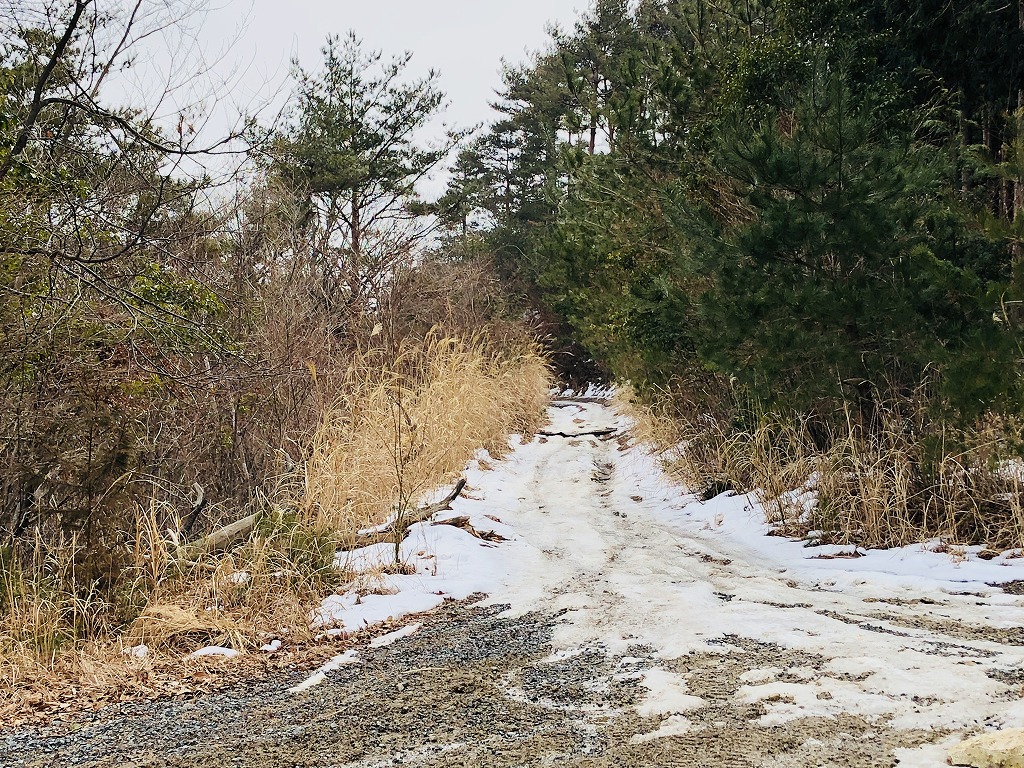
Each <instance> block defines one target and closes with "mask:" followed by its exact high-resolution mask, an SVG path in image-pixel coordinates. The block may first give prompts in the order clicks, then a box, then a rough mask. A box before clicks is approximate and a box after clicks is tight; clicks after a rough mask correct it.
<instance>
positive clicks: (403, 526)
mask: <svg viewBox="0 0 1024 768" xmlns="http://www.w3.org/2000/svg"><path fill="white" fill-rule="evenodd" d="M465 487H466V480H465V478H462V479H460V480H459V482H458V483H456V484H455V488H454V490H452V492H451V493H449V494H448V495H447V496H445V497H444V498H443V499H441V500H440V501H439V502H437V503H435V504H428V505H427V506H425V507H420V508H419V509H414V510H412V511H410V512H406V513H405V514H404V515H399V517H398V518H397V519H396V520H395V521H394V522H392V523H391V524H390V525H388V526H386V527H384V528H380V529H378V530H375V531H373V532H371V533H364V534H360V535H357V536H356V538H355V539H354V540H353V541H352V542H349V543H346V544H345V545H343V546H342V547H341V548H342V549H349V550H351V549H361V548H363V547H369V546H372V545H374V544H394V543H395V541H396V540H400V539H404V538H405V534H406V532H407V531H408V530H409V528H410V527H411V526H413V525H416V523H422V522H423V521H424V520H429V519H430V518H431V517H433V516H434V515H436V514H437V513H438V512H442V511H444V510H446V509H448V507H449V506H450V505H451V503H452V502H453V501H455V499H457V498H458V496H459V494H460V493H462V489H463V488H465Z"/></svg>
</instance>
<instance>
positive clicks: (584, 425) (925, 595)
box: [313, 390, 1024, 766]
mask: <svg viewBox="0 0 1024 768" xmlns="http://www.w3.org/2000/svg"><path fill="white" fill-rule="evenodd" d="M608 394H609V393H608V392H607V391H605V390H600V391H599V390H588V392H587V393H586V396H587V397H595V398H596V397H607V395H608ZM549 413H550V418H551V424H550V426H549V427H548V428H547V429H546V431H549V432H562V433H565V434H572V435H575V437H573V438H572V439H570V440H566V439H563V438H555V437H552V438H545V437H535V438H534V439H532V440H528V441H525V443H523V441H520V440H519V439H516V438H513V439H511V440H510V446H511V447H512V449H513V450H512V452H511V453H510V455H508V456H507V457H506V458H505V459H503V460H501V461H494V460H491V459H490V458H489V457H485V456H483V455H481V456H478V457H477V459H474V461H472V462H470V464H469V466H468V467H467V470H466V473H465V475H466V479H467V482H468V484H469V487H470V488H472V491H471V495H467V496H463V497H461V498H459V499H457V500H456V501H455V502H453V504H452V512H451V513H450V515H452V516H457V515H465V516H468V517H469V519H470V523H471V524H472V525H473V526H474V527H475V528H477V529H482V530H489V529H492V530H494V531H495V532H496V533H498V534H500V535H501V536H503V537H504V538H505V539H507V541H505V542H502V543H501V544H500V545H498V546H494V545H492V544H488V543H486V542H483V541H481V540H479V539H476V538H475V537H473V536H471V535H470V534H468V533H467V532H465V531H463V530H461V529H459V528H455V527H453V526H446V525H431V524H430V523H429V522H427V523H423V524H419V525H416V526H413V527H412V529H411V531H410V535H409V536H408V538H407V539H406V540H405V541H404V542H403V544H402V545H401V551H400V559H401V560H402V562H403V563H405V564H407V565H408V566H410V570H412V571H413V573H412V574H411V575H394V574H388V573H381V569H382V567H383V566H386V565H388V564H390V563H391V561H392V559H393V557H394V552H393V547H391V546H389V545H378V546H376V547H367V548H365V549H363V550H358V551H356V552H353V553H343V554H339V557H338V562H339V565H341V566H344V567H347V568H349V569H350V570H352V571H355V572H357V573H366V574H369V575H368V576H366V577H362V578H363V579H368V580H369V581H359V582H357V583H358V584H359V588H358V589H357V588H353V589H352V590H350V591H349V592H347V593H346V594H343V595H335V596H332V597H329V598H328V599H327V600H325V601H324V603H323V605H322V606H321V607H320V609H319V610H318V611H317V612H316V615H315V616H314V617H313V622H314V624H315V625H316V626H317V627H320V628H322V629H323V630H324V631H325V632H330V633H334V634H341V633H350V632H354V631H358V630H360V629H364V628H366V627H368V626H372V625H375V624H378V623H381V622H386V621H392V622H395V621H399V620H401V618H402V617H403V616H408V615H412V614H418V613H422V612H424V611H428V610H431V609H432V608H435V607H437V606H438V605H440V604H441V603H442V602H443V601H445V600H449V599H454V600H459V599H464V598H466V597H468V596H470V595H471V594H474V593H486V594H488V595H489V597H488V598H487V602H488V603H491V604H509V605H510V606H511V608H510V609H509V613H510V615H512V616H516V615H523V614H526V613H528V612H531V611H541V612H545V613H547V614H554V613H556V612H558V611H561V610H563V609H567V613H565V615H564V616H563V617H561V618H560V619H559V623H558V624H557V626H556V629H555V634H554V639H553V645H554V648H553V653H552V656H551V657H550V659H549V660H560V659H564V658H568V657H570V656H571V655H573V654H574V653H578V652H579V651H580V649H583V648H592V647H595V646H598V647H603V648H605V649H606V651H607V653H608V654H610V655H613V656H626V657H627V658H626V659H621V660H620V663H621V664H622V667H621V672H620V674H619V675H617V677H618V678H620V679H624V678H626V677H634V678H636V679H638V680H639V681H640V683H641V684H642V686H643V687H644V688H645V689H646V695H645V696H644V697H642V699H641V701H640V702H639V703H638V705H637V713H638V714H639V715H640V716H642V717H651V718H660V720H661V724H660V726H658V727H657V728H656V729H655V730H653V731H651V732H650V733H648V734H645V735H643V736H640V737H637V738H640V739H644V740H650V739H657V738H664V737H667V736H670V735H678V734H681V733H685V732H687V730H689V729H691V728H692V727H694V726H693V725H692V723H691V722H690V720H689V719H688V718H687V717H686V714H687V713H688V712H692V711H693V710H694V709H698V708H700V707H702V706H704V705H705V702H704V701H703V700H702V699H700V698H699V697H697V696H694V695H693V694H692V693H690V691H689V688H688V686H687V681H686V679H685V678H683V677H682V676H680V675H678V674H676V673H674V672H672V671H670V667H671V665H670V664H669V663H668V662H670V661H671V660H673V659H678V658H680V657H683V656H685V655H687V654H717V655H726V654H731V655H736V656H739V657H741V658H742V657H743V656H744V654H746V653H747V651H745V650H744V647H742V646H743V643H742V642H741V641H740V640H739V639H744V640H745V641H754V642H756V643H760V644H764V645H766V646H768V645H770V646H771V647H776V648H780V649H783V650H786V651H791V652H794V653H804V654H809V655H810V656H811V657H813V658H821V659H823V660H824V661H823V663H822V666H821V668H820V669H818V668H817V665H815V666H814V667H811V666H795V667H792V668H786V669H783V668H781V667H768V666H755V668H753V669H750V670H748V671H747V672H745V673H744V675H743V677H742V679H741V681H740V688H739V691H738V692H737V693H736V694H735V700H736V701H737V703H742V702H755V701H759V702H761V703H762V704H763V705H764V707H765V709H766V713H765V714H764V716H763V717H762V718H761V720H760V721H759V724H760V725H762V726H764V727H770V726H774V725H779V724H783V723H786V722H789V721H792V720H794V719H799V718H804V717H809V716H820V717H835V716H836V715H838V714H840V713H853V714H857V715H860V716H862V717H864V718H866V719H868V720H869V721H874V720H877V721H879V722H887V723H888V724H889V726H890V727H894V728H899V729H906V730H908V731H909V730H915V729H921V730H925V731H931V730H947V731H964V730H977V729H978V728H980V727H1000V726H1004V727H1009V726H1020V725H1024V703H1021V702H1020V701H1016V700H1013V699H1012V698H1010V697H1009V696H1008V692H1009V691H1010V689H1009V688H1008V687H1007V686H1006V685H1003V684H1002V683H1000V682H998V681H997V680H996V679H993V677H991V676H990V674H989V673H990V672H997V671H1002V672H1017V671H1019V670H1021V669H1024V648H1022V647H1020V646H1018V645H1014V644H1012V643H1010V642H999V641H998V639H997V638H996V636H995V635H994V634H992V633H995V632H997V631H998V630H1000V629H1008V628H1017V627H1021V626H1022V625H1024V599H1022V598H1021V597H1019V596H1016V595H1011V594H1007V593H1004V592H1002V591H1001V590H1000V589H998V588H996V587H992V586H989V584H999V583H1005V582H1009V581H1015V580H1024V559H1022V558H1020V557H1011V556H1010V555H1011V554H1013V553H1004V554H1003V555H1001V556H999V557H997V558H995V559H993V560H990V561H984V560H981V559H979V558H977V557H976V553H977V548H975V549H973V550H972V549H967V550H965V552H964V553H963V554H962V556H957V557H951V556H950V555H949V554H946V553H941V552H935V551H931V549H933V548H934V546H931V547H930V546H929V545H928V543H927V542H924V543H922V544H921V545H917V546H908V547H902V548H899V549H893V550H869V551H866V552H865V551H863V550H861V552H862V553H863V555H864V556H863V557H859V558H856V559H848V558H836V559H819V558H818V556H819V555H822V554H837V553H842V552H848V551H850V548H840V547H830V546H815V547H806V546H804V542H796V541H789V540H787V539H784V538H780V537H770V536H767V535H766V534H767V533H768V531H769V528H768V525H767V524H766V523H765V514H764V510H763V509H762V508H761V507H760V505H759V504H758V503H757V501H756V499H755V498H754V497H753V496H751V495H730V494H723V495H722V496H719V497H717V498H715V499H712V500H711V501H709V502H707V503H701V502H699V501H698V500H697V499H696V498H695V497H694V496H693V495H692V494H687V493H686V492H685V491H683V490H681V489H680V488H678V487H676V486H674V485H673V484H672V483H671V482H669V481H668V480H667V479H666V478H665V476H664V474H663V473H662V471H661V469H660V467H659V463H658V460H657V458H656V457H654V456H652V455H651V454H650V453H649V452H648V451H646V450H644V449H643V448H642V447H624V446H622V445H620V444H619V442H618V441H617V440H616V439H615V438H614V437H613V438H612V439H605V440H602V439H600V437H598V436H595V435H590V434H588V433H590V432H594V431H600V430H603V429H609V428H622V427H625V426H626V423H625V421H624V419H623V418H622V417H620V416H618V415H617V414H615V413H614V412H613V410H612V409H611V408H609V407H606V406H604V405H602V404H600V403H595V402H579V403H572V402H565V401H563V402H558V403H555V406H554V407H552V408H551V409H550V411H549ZM444 492H445V489H439V490H438V491H437V492H436V494H437V495H443V493H444ZM800 493H804V492H800ZM800 493H798V494H797V495H800ZM807 500H808V499H807V498H806V497H802V501H804V502H806V501H807ZM446 514H448V513H446ZM499 521H500V522H499ZM1018 554H1019V553H1018ZM368 583H372V585H373V588H372V589H371V590H369V591H371V592H373V593H372V594H366V591H367V589H366V584H368ZM936 627H939V629H936ZM982 630H984V631H985V632H988V633H989V634H988V635H986V634H985V633H984V632H983V631H982ZM407 631H408V632H411V631H413V630H411V629H410V628H409V627H406V628H404V629H401V630H398V631H397V632H393V633H389V635H385V636H384V637H382V638H378V640H377V641H375V643H379V644H383V641H384V640H385V638H389V640H388V642H391V641H392V640H390V638H391V637H394V638H395V639H398V637H397V636H406V635H405V634H404V633H406V632H407ZM989 638H991V639H989ZM636 647H649V648H652V649H654V650H653V654H654V659H655V662H656V663H655V667H654V668H645V667H647V666H650V664H651V660H649V659H648V660H643V659H639V658H637V657H635V656H633V655H632V654H631V652H630V649H635V648H636ZM633 653H635V651H633ZM662 661H663V662H665V663H664V664H662V663H661V662H662ZM638 665H639V668H636V667H637V666H638ZM510 695H511V694H510ZM939 755H944V752H943V750H942V748H941V746H936V745H926V746H924V747H922V748H921V749H918V750H902V751H901V753H900V756H901V760H902V762H901V765H921V766H923V765H935V764H938V762H937V761H938V757H937V756H939ZM942 760H944V756H943V757H942Z"/></svg>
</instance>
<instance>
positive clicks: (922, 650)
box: [0, 402, 1024, 768]
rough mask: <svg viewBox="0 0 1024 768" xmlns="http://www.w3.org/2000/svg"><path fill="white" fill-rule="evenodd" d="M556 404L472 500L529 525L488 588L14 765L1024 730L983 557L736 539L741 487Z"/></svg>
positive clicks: (826, 750)
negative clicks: (689, 476)
mask: <svg viewBox="0 0 1024 768" xmlns="http://www.w3.org/2000/svg"><path fill="white" fill-rule="evenodd" d="M552 417H553V422H552V425H551V426H550V427H549V428H548V429H547V430H546V431H547V432H548V433H549V434H548V435H546V436H539V437H537V438H535V439H534V440H533V441H532V442H531V443H529V444H528V445H524V446H522V447H521V448H520V449H519V450H517V451H515V452H514V453H513V454H512V455H511V456H510V457H508V458H507V459H506V460H505V461H503V462H501V463H499V464H498V465H496V466H495V467H494V469H493V470H489V471H487V472H485V473H481V478H480V479H477V480H476V483H475V487H474V489H473V491H472V496H473V498H471V499H469V500H467V501H465V502H464V508H460V509H459V510H458V511H459V512H460V513H463V514H465V513H466V512H467V511H470V510H474V509H475V510H476V512H477V513H479V514H484V513H486V514H488V515H492V516H494V517H497V518H500V519H501V521H502V522H503V523H504V524H506V525H507V526H509V527H510V529H511V530H512V531H514V532H515V539H514V540H513V541H510V542H508V543H506V544H503V545H501V546H499V547H497V548H496V549H495V550H494V557H495V558H496V559H497V560H500V562H501V568H502V572H503V573H505V574H506V576H505V578H504V585H503V587H502V588H501V589H496V590H495V592H494V594H492V595H490V596H489V597H488V598H486V599H483V600H479V601H474V603H473V604H472V605H466V604H456V603H449V604H447V605H446V606H445V607H443V608H442V609H440V610H439V611H437V612H435V613H434V614H432V615H430V616H429V617H427V618H426V619H424V620H422V621H423V626H422V627H421V628H420V629H419V630H418V631H416V632H415V633H412V634H410V635H409V636H407V637H404V638H402V639H399V640H397V641H396V642H394V643H393V644H391V645H387V646H383V647H379V648H366V649H362V650H360V652H359V658H358V661H356V663H351V664H345V665H343V666H340V668H338V669H335V670H333V671H329V672H327V673H326V676H325V677H326V679H325V680H324V682H322V683H320V684H319V685H315V686H312V687H310V688H308V689H307V690H303V691H301V692H291V691H289V690H288V689H289V688H290V687H292V686H294V685H295V684H296V683H297V682H299V681H300V680H301V679H302V677H303V676H301V675H299V674H295V675H291V676H284V677H282V678H279V679H270V680H263V681H259V682H251V681H250V682H245V683H240V684H239V685H238V686H236V687H234V688H232V689H230V690H228V691H225V692H222V693H219V694H215V695H208V696H202V697H198V698H196V699H192V700H182V701H173V702H156V703H144V704H132V705H124V706H120V707H117V708H112V709H109V710H106V711H104V712H102V713H101V714H100V715H98V716H96V717H94V718H93V719H91V720H89V721H84V722H79V723H72V724H64V725H61V726H57V727H52V728H48V729H41V730H32V731H18V732H3V731H0V765H2V766H12V767H13V766H19V768H20V767H21V766H26V767H28V766H33V767H34V766H58V765H59V766H65V765H67V766H70V765H81V766H154V767H155V766H234V765H239V766H257V767H259V768H264V767H266V768H270V767H271V766H275V767H276V766H282V767H283V766H302V767H303V768H305V767H306V766H324V767H325V768H327V767H331V766H338V767H340V766H345V767H346V768H371V767H373V768H376V767H377V766H398V765H403V766H416V765H421V766H494V767H495V768H497V767H498V766H549V765H550V766H579V767H580V768H583V767H584V766H586V767H587V768H599V767H603V766H623V767H625V766H716V767H717V766H722V767H723V768H724V767H725V766H730V767H734V766H766V767H767V766H773V767H774V766H780V767H781V766H825V765H830V766H831V765H834V766H887V765H901V766H939V765H943V764H945V752H946V747H947V746H948V744H950V743H952V742H955V741H957V740H958V739H959V738H961V737H962V736H964V735H966V734H969V733H973V732H977V731H979V730H981V729H983V728H984V727H986V726H987V727H998V726H1007V725H1013V726H1019V725H1022V724H1024V700H1022V698H1021V696H1022V689H1021V686H1022V683H1024V629H1022V627H1024V603H1022V598H1020V597H1018V596H1016V595H1012V594H1008V593H1006V592H1004V591H1003V590H1001V589H999V588H996V587H989V586H986V585H985V582H984V578H985V575H986V574H988V573H990V572H991V571H985V570H983V566H981V565H980V564H979V566H978V568H974V569H973V570H972V565H971V564H969V563H968V564H965V565H964V566H963V569H962V572H961V571H952V573H953V575H952V576H951V575H950V574H951V569H950V563H949V561H948V558H947V557H945V556H941V555H932V554H929V555H928V558H933V559H927V558H925V559H921V558H918V559H912V562H911V566H913V567H910V566H908V565H907V563H906V562H904V560H902V559H900V557H897V556H896V555H895V554H894V555H893V556H892V557H891V558H889V557H888V556H885V555H881V554H879V555H873V556H872V557H867V558H862V559H860V560H850V561H845V560H841V559H829V560H811V559H810V558H811V557H812V555H811V554H805V553H804V551H803V550H802V549H801V548H800V547H799V546H798V545H795V544H789V543H788V542H776V541H771V542H769V541H768V540H767V539H764V540H762V539H759V538H758V536H759V534H758V533H757V532H756V531H754V532H753V533H751V534H750V535H741V534H742V526H741V525H740V523H739V522H737V521H740V522H742V521H743V520H747V519H748V518H749V519H751V520H753V519H754V518H750V515H751V513H755V514H756V510H747V509H745V507H749V505H750V500H747V499H741V498H736V499H721V500H719V501H718V502H716V504H717V506H716V505H711V506H700V505H697V504H695V503H694V502H693V499H692V498H688V497H686V496H685V495H684V494H682V493H681V491H680V490H679V489H677V488H674V487H672V486H671V485H670V484H668V483H667V482H666V481H665V480H664V479H663V478H661V477H660V476H659V475H658V473H657V472H656V471H655V470H654V468H653V466H652V462H651V460H650V459H649V458H648V457H646V455H645V454H643V452H641V451H639V450H636V449H634V448H630V447H628V446H627V444H626V442H625V441H624V440H623V439H622V436H621V427H622V423H621V421H620V419H619V418H618V417H617V416H616V415H615V414H614V413H613V412H612V411H611V410H610V409H609V408H608V407H606V406H605V405H602V404H600V403H590V402H578V403H571V402H560V403H557V404H556V407H554V408H553V409H552ZM719 518H721V519H719ZM730 525H732V528H730ZM750 525H751V526H753V525H754V523H750ZM730 531H734V533H730ZM736 531H739V533H736ZM783 544H787V545H789V548H786V547H784V546H782V545H783ZM497 560H496V562H497ZM922 564H923V565H922ZM933 566H934V567H933ZM984 567H989V568H990V569H991V568H996V569H998V568H999V567H1000V566H998V565H988V564H986V565H985V566H984ZM915 568H916V569H917V570H914V569H915ZM922 568H923V569H924V570H925V571H927V572H924V573H922V571H921V569H922ZM979 569H980V570H979ZM932 570H934V572H932ZM1003 571H1005V572H1007V573H1008V574H1014V573H1017V572H1018V569H1017V567H1015V566H1014V565H1013V564H1010V563H1007V565H1006V566H1005V567H1003ZM957 574H961V575H957ZM1006 580H1007V581H1010V580H1011V579H1009V578H1007V579H1006Z"/></svg>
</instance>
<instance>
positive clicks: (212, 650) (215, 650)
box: [189, 645, 240, 659]
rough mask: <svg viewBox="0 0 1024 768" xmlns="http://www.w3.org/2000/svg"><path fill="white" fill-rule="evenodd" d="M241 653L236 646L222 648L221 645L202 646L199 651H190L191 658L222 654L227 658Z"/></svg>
mask: <svg viewBox="0 0 1024 768" xmlns="http://www.w3.org/2000/svg"><path fill="white" fill-rule="evenodd" d="M239 655H240V654H239V652H238V651H236V650H235V649H234V648H222V647H221V646H219V645H208V646H206V647H205V648H200V649H199V650H198V651H194V652H193V653H190V654H189V658H190V659H201V658H204V657H207V656H221V657H223V658H226V659H233V658H234V657H235V656H239Z"/></svg>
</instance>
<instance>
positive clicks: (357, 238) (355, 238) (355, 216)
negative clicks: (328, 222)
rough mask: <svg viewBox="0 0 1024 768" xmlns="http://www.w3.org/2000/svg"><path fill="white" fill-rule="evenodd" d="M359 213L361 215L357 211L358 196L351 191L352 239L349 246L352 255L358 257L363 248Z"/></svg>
mask: <svg viewBox="0 0 1024 768" xmlns="http://www.w3.org/2000/svg"><path fill="white" fill-rule="evenodd" d="M360 213H361V211H360V210H359V195H358V194H357V193H356V191H355V190H352V233H351V234H352V239H351V246H352V253H353V254H354V255H355V256H358V255H359V254H360V253H361V251H362V247H363V230H362V222H361V221H360V218H359V215H360Z"/></svg>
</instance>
